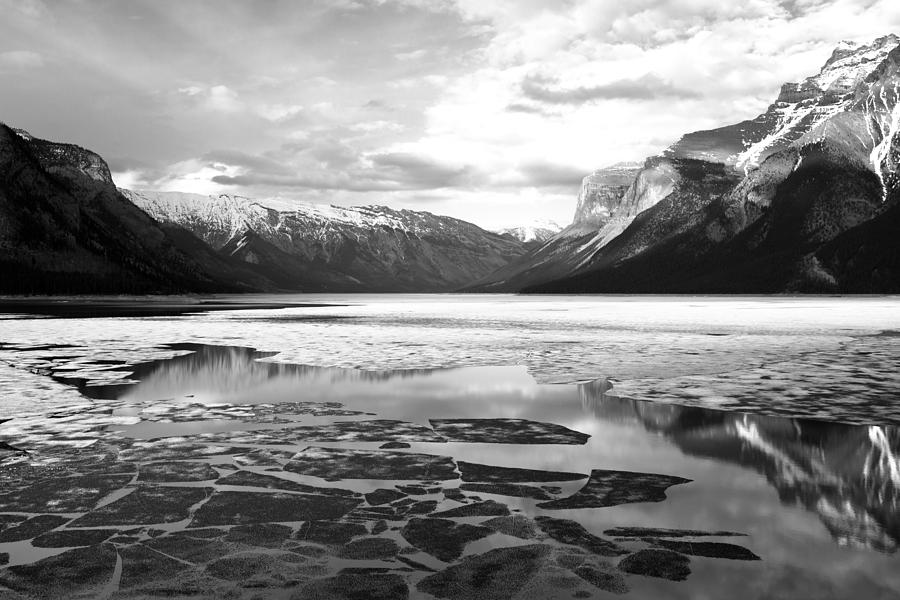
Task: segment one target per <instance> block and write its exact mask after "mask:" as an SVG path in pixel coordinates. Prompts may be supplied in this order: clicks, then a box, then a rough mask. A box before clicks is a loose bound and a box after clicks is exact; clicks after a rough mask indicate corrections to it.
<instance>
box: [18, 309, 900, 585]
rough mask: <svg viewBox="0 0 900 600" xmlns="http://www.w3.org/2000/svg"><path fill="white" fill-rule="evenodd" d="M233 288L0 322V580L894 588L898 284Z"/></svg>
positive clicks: (898, 521) (898, 534)
mask: <svg viewBox="0 0 900 600" xmlns="http://www.w3.org/2000/svg"><path fill="white" fill-rule="evenodd" d="M252 300H253V301H254V302H259V303H267V302H271V303H274V304H278V303H291V302H296V303H303V304H305V305H304V306H296V307H289V308H258V309H255V310H245V309H235V310H215V311H211V312H195V313H190V312H188V313H186V312H185V310H184V307H183V306H181V307H178V306H175V307H174V308H173V307H172V306H169V305H168V304H166V303H165V302H163V301H160V300H130V299H124V300H122V301H121V304H120V305H119V306H114V307H112V308H111V307H109V306H104V307H98V308H96V311H94V309H90V308H89V307H88V308H87V309H86V308H85V305H84V304H82V303H75V304H70V305H62V307H57V308H58V310H48V311H45V312H47V313H48V315H29V316H23V315H13V314H7V315H3V316H2V317H0V343H2V344H3V345H2V346H0V390H2V391H0V420H3V419H8V420H6V421H5V422H0V442H5V443H7V444H9V445H11V446H12V449H6V450H3V449H2V447H0V452H6V454H0V478H2V482H3V485H4V486H6V487H5V489H7V490H10V491H7V492H6V493H0V565H2V561H3V556H4V554H6V555H8V556H7V558H6V559H5V560H6V561H8V564H9V565H10V566H9V567H7V568H6V569H2V570H0V592H2V590H3V586H7V587H9V588H10V589H13V590H17V591H20V592H23V593H31V594H36V595H45V596H47V595H49V596H50V597H70V596H72V595H74V594H75V593H95V594H96V595H97V596H99V597H116V598H120V597H121V598H131V597H134V598H138V597H147V595H149V596H153V595H154V594H155V593H157V592H158V593H159V594H163V590H164V592H165V594H167V595H170V596H171V595H178V594H183V593H185V590H190V589H197V586H201V587H203V589H204V590H206V592H208V593H211V594H214V595H215V594H218V595H219V596H225V595H227V596H228V597H235V598H244V597H246V598H250V597H260V596H254V594H261V597H267V598H268V597H272V598H306V597H323V598H324V597H329V598H331V597H336V598H337V597H350V596H348V594H350V595H351V596H352V593H351V592H352V590H353V589H357V588H358V587H359V586H362V588H364V589H368V590H370V591H371V590H380V592H379V593H382V592H383V594H382V595H380V596H377V597H384V598H393V597H398V598H401V597H404V596H403V595H402V593H401V592H402V590H407V593H409V595H410V597H414V598H419V597H421V598H433V597H454V598H455V597H460V598H463V597H470V596H466V595H465V594H476V595H477V597H479V598H501V597H502V598H522V599H525V598H555V597H559V598H570V597H573V595H574V594H576V593H578V594H580V595H579V596H576V597H598V598H604V597H613V596H614V595H620V594H629V596H628V597H634V598H651V597H652V598H685V599H687V598H697V597H710V598H718V597H726V596H728V597H733V598H739V599H740V598H747V599H756V598H759V599H762V598H778V597H782V598H794V597H815V598H845V597H848V596H856V595H859V596H860V597H867V598H892V597H897V596H898V595H900V574H898V570H897V568H896V566H897V562H896V560H897V559H896V553H897V551H898V548H900V427H898V426H900V401H898V397H900V395H898V392H900V378H898V366H900V365H898V363H900V335H898V333H897V332H900V310H898V309H900V299H897V298H875V297H872V298H868V297H866V298H789V297H778V298H749V297H748V298H708V297H702V298H656V297H564V298H560V297H518V296H448V295H415V296H396V295H390V296H388V295H385V296H357V295H354V296H347V295H342V296H325V295H322V296H295V297H284V296H277V297H264V296H259V297H253V298H252ZM244 301H247V298H246V297H234V298H228V297H219V298H217V299H216V302H218V303H220V304H221V303H227V302H244ZM178 303H179V302H178V301H175V302H174V304H176V305H177V304H178ZM164 304H165V306H164ZM169 304H172V303H169ZM135 307H138V308H139V310H138V309H136V308H135ZM217 308H226V309H228V308H232V307H229V306H228V305H227V304H226V305H224V306H218V307H217ZM91 312H97V313H110V312H113V313H116V314H128V315H130V316H119V317H110V316H103V315H102V314H94V315H92V314H90V313H91ZM49 313H55V314H56V315H57V316H52V315H49ZM59 314H64V315H68V316H66V317H65V318H58V315H59ZM151 314H155V315H157V316H147V315H151ZM72 315H77V316H75V317H73V316H72ZM385 443H387V444H388V446H387V449H386V448H383V447H382V445H383V444H385ZM21 450H24V451H26V452H28V454H27V455H25V454H23V453H22V452H21ZM25 465H27V468H26V469H24V470H23V469H22V467H23V466H25ZM48 474H49V475H48ZM67 481H70V482H71V486H70V485H69V484H68V483H65V482H67ZM72 490H77V493H74V494H73V493H72ZM169 496H171V497H169ZM129 498H132V499H133V500H129ZM162 498H166V500H165V501H164V502H163V500H162ZM159 502H163V504H165V507H166V508H165V510H160V509H154V508H153V506H155V505H156V504H158V503H159ZM179 502H180V504H179ZM286 503H287V504H286ZM286 506H289V507H292V508H290V510H288V508H286ZM254 507H256V508H254ZM198 528H202V530H198ZM317 528H318V529H317ZM20 531H21V532H22V533H21V534H20V533H19V532H20ZM195 531H196V533H194V532H195ZM317 531H318V532H319V533H316V532H317ZM323 531H327V532H330V533H327V534H325V533H322V532H323ZM336 531H340V532H343V533H341V534H340V535H338V534H336V533H335V532H336ZM348 532H349V533H348ZM201 533H202V535H201ZM344 534H346V536H345V537H346V539H343V538H342V537H341V536H342V535H344ZM79 536H82V537H83V538H84V540H85V541H80V538H79ZM317 536H319V537H317ZM60 540H62V541H60ZM104 540H105V541H104ZM160 553H161V554H160ZM298 555H299V556H300V557H302V558H298ZM161 556H162V558H160V557H161ZM73 564H75V565H76V567H74V568H73V566H72V565H73ZM117 565H118V566H117ZM517 565H519V566H518V567H517ZM522 565H527V569H526V571H527V575H526V574H518V575H517V574H516V573H517V571H516V569H517V568H525V567H522ZM79 569H82V570H84V573H82V572H81V571H80V570H79ZM235 570H236V571H235ZM231 572H240V573H245V574H246V577H243V579H246V581H244V582H242V581H235V580H234V578H233V577H231V576H230V575H229V573H231ZM472 572H474V573H485V572H488V573H490V577H487V580H486V581H485V580H484V576H483V575H480V576H477V577H476V576H473V575H471V573H472ZM86 573H89V574H90V577H91V578H93V579H91V581H90V582H88V583H84V582H82V581H81V580H82V579H84V578H85V577H86ZM98 573H99V574H101V575H98ZM479 577H481V579H479ZM67 578H68V579H67ZM526 581H527V584H526V583H524V582H526ZM48 582H49V583H48ZM251 583H252V585H251ZM85 586H87V587H85ZM90 586H94V587H90ZM154 586H155V587H154ZM329 586H330V587H329ZM335 586H337V587H335ZM342 586H343V587H342ZM354 586H357V587H354ZM472 586H476V587H474V588H473V587H472ZM478 586H483V587H478ZM516 586H521V587H516ZM98 590H99V591H98ZM148 590H151V591H152V590H156V592H153V593H150V591H148ZM341 590H343V591H341ZM451 590H455V591H451ZM466 590H468V591H466ZM473 590H475V591H473ZM176 592H177V593H176ZM114 593H115V594H116V595H115V596H113V594H114ZM372 593H374V592H372ZM316 594H318V595H316ZM329 594H330V595H329ZM448 594H449V596H448ZM453 594H460V595H459V596H454V595H453ZM471 597H475V596H471Z"/></svg>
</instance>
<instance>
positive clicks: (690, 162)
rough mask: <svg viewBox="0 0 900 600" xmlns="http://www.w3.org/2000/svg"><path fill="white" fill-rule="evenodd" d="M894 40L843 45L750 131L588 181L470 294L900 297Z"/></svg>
mask: <svg viewBox="0 0 900 600" xmlns="http://www.w3.org/2000/svg"><path fill="white" fill-rule="evenodd" d="M898 69H900V38H898V37H897V36H894V35H890V36H886V37H882V38H879V39H877V40H875V41H874V42H873V43H871V44H869V45H855V44H852V43H846V42H845V43H842V44H841V45H840V46H839V47H838V48H837V49H836V50H835V51H834V53H833V54H832V56H831V58H829V59H828V61H827V62H826V63H825V65H824V66H823V67H822V69H821V71H820V72H819V73H818V74H817V75H815V76H812V77H809V78H808V79H806V80H804V81H803V82H801V83H788V84H785V85H784V86H782V89H781V92H780V94H779V95H778V98H777V99H776V101H775V102H774V103H773V104H772V105H771V106H770V107H769V108H768V110H767V111H766V112H765V113H763V114H761V115H759V116H758V117H756V118H755V119H752V120H749V121H743V122H741V123H737V124H735V125H729V126H726V127H722V128H719V129H713V130H710V131H699V132H695V133H689V134H687V135H685V136H684V137H682V138H681V139H680V140H679V141H678V142H677V143H675V144H674V145H673V146H671V147H670V148H668V149H667V150H666V151H665V152H664V153H663V154H662V155H661V156H654V157H651V158H648V159H647V160H646V161H645V162H644V164H643V165H641V166H635V165H616V166H614V167H610V168H608V169H601V170H599V171H597V172H595V173H593V174H591V175H589V176H588V177H586V178H585V180H584V182H583V184H582V191H581V194H580V196H579V205H578V210H577V211H576V215H575V220H574V222H573V223H572V225H570V226H569V227H567V228H566V229H564V230H563V231H562V232H560V233H559V234H557V235H556V236H554V237H552V238H550V239H549V240H548V241H547V242H546V243H544V244H543V245H541V246H540V247H537V248H534V249H533V250H532V251H530V252H529V253H528V254H526V255H525V256H523V257H522V258H521V259H519V260H518V261H514V262H513V263H511V264H509V265H507V266H505V267H503V268H502V269H500V270H499V271H497V272H496V273H494V274H491V275H489V276H488V277H486V278H483V279H482V280H480V281H478V282H476V284H475V285H473V286H472V287H471V288H470V289H472V290H477V291H522V290H524V291H532V292H625V293H634V292H647V293H656V292H677V293H722V292H724V293H773V292H898V291H900V206H898V204H900V187H898V179H900V173H898V169H897V165H898V162H900V106H898V95H900V72H898Z"/></svg>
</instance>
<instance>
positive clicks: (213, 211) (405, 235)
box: [122, 190, 525, 291]
mask: <svg viewBox="0 0 900 600" xmlns="http://www.w3.org/2000/svg"><path fill="white" fill-rule="evenodd" d="M122 193H123V194H124V195H125V196H126V197H127V198H129V199H130V200H131V201H132V202H134V203H135V204H136V205H138V206H139V207H141V208H143V209H144V210H145V211H147V213H149V214H150V215H151V216H153V217H154V218H155V219H157V220H158V221H160V222H163V223H169V224H173V225H177V226H179V227H182V228H184V229H187V230H188V231H190V232H191V233H193V234H194V235H196V236H197V237H199V238H200V239H202V240H203V241H205V242H206V243H208V244H209V245H210V246H212V247H213V248H215V249H217V250H219V251H222V252H225V253H227V254H228V255H230V256H232V257H235V258H239V259H240V260H243V261H244V262H249V263H252V264H254V265H261V266H263V267H266V268H267V269H268V276H270V277H273V278H275V279H277V280H278V281H284V282H291V281H294V282H296V283H297V284H298V285H300V286H301V287H302V288H303V289H306V290H310V291H311V290H330V291H448V290H453V289H456V288H458V287H462V286H463V285H466V284H467V283H470V282H471V281H473V280H474V279H476V278H478V277H482V276H484V275H487V274H488V273H489V272H491V271H493V270H495V269H498V268H500V267H502V266H504V265H506V264H507V263H508V262H509V261H510V260H512V259H514V258H517V257H519V256H521V255H522V254H523V253H524V252H525V248H524V246H523V245H522V243H521V242H520V241H518V240H517V239H513V238H511V237H507V236H501V235H499V234H496V233H492V232H488V231H485V230H483V229H481V228H480V227H478V226H476V225H473V224H472V223H468V222H466V221H461V220H459V219H454V218H451V217H443V216H438V215H434V214H431V213H428V212H418V211H411V210H395V209H392V208H389V207H386V206H354V207H349V208H345V207H338V206H323V205H312V204H305V203H299V202H297V203H294V202H289V201H284V200H265V201H257V200H253V199H250V198H245V197H241V196H230V195H225V194H222V195H219V196H203V195H198V194H185V193H177V192H135V191H129V190H122Z"/></svg>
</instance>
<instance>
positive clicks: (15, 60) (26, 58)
mask: <svg viewBox="0 0 900 600" xmlns="http://www.w3.org/2000/svg"><path fill="white" fill-rule="evenodd" d="M42 66H44V57H43V56H41V55H40V54H39V53H37V52H31V51H30V50H12V51H10V52H0V69H11V70H18V69H37V68H40V67H42Z"/></svg>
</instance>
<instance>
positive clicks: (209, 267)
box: [0, 123, 274, 293]
mask: <svg viewBox="0 0 900 600" xmlns="http://www.w3.org/2000/svg"><path fill="white" fill-rule="evenodd" d="M0 274H2V277H0V293H122V292H128V293H149V292H185V291H199V292H216V291H230V292H237V291H250V290H259V289H271V288H272V287H274V286H272V284H271V282H269V281H267V280H266V279H265V278H263V277H260V276H259V275H257V274H255V273H253V272H252V271H249V270H246V269H244V267H243V265H241V264H240V263H238V262H237V261H230V260H228V259H225V258H223V257H221V256H220V255H218V254H217V253H215V252H213V251H212V250H211V249H210V248H209V247H208V246H206V245H205V244H203V243H202V242H201V241H200V240H198V239H196V238H194V237H193V236H190V235H178V236H173V235H170V233H169V231H167V229H166V228H164V227H162V226H161V225H160V224H159V223H157V222H156V221H154V220H153V219H152V218H151V217H150V216H148V215H147V214H146V213H145V212H144V211H142V210H141V209H139V208H137V207H136V206H134V205H133V204H132V203H131V202H129V201H128V200H127V199H126V198H124V197H123V196H122V195H121V194H120V193H119V192H118V191H117V190H116V187H115V185H114V184H113V181H112V178H111V176H110V172H109V167H108V166H107V165H106V163H105V162H104V161H103V159H102V158H101V157H100V156H98V155H97V154H95V153H93V152H91V151H89V150H85V149H84V148H81V147H79V146H75V145H72V144H60V143H55V142H50V141H46V140H41V139H37V138H34V137H32V136H31V135H29V134H28V133H27V132H24V131H21V130H13V129H11V128H9V127H7V126H6V125H3V124H2V123H0Z"/></svg>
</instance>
